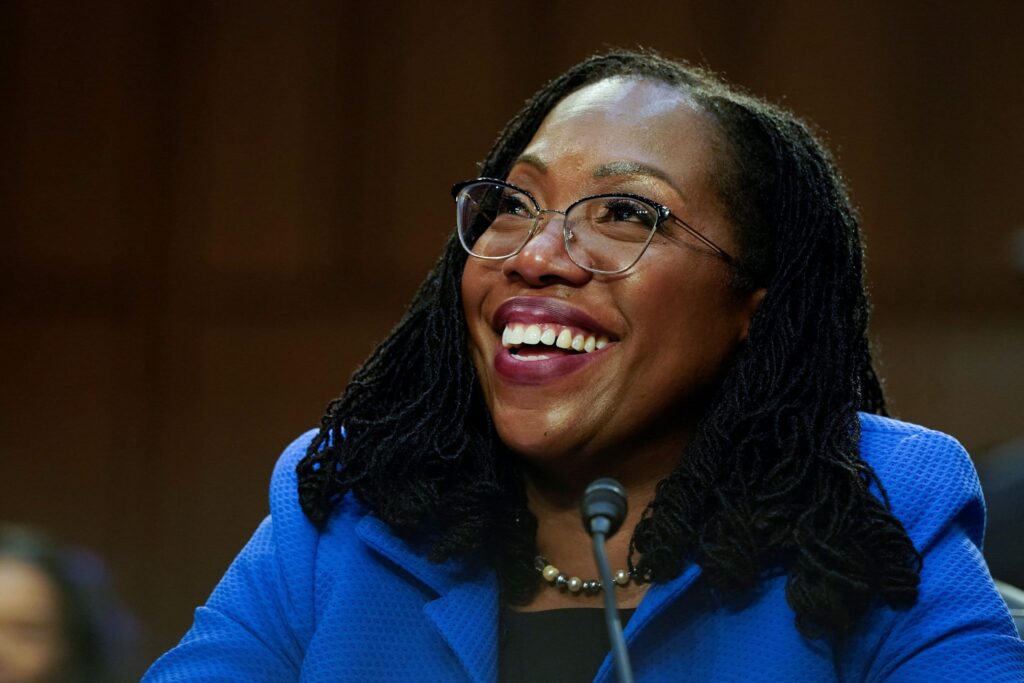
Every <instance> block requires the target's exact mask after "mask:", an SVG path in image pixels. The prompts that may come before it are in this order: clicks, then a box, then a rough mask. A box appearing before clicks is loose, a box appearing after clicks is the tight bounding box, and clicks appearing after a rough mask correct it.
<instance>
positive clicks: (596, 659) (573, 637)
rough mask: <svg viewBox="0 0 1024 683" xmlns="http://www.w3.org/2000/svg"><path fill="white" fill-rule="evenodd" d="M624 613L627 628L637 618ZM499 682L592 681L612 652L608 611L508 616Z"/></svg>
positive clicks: (504, 622)
mask: <svg viewBox="0 0 1024 683" xmlns="http://www.w3.org/2000/svg"><path fill="white" fill-rule="evenodd" d="M634 611H635V610H632V609H620V610H619V620H620V621H621V622H622V627H623V628H625V627H626V622H628V621H629V618H630V617H631V616H633V612H634ZM499 642H500V644H499V650H498V680H500V681H502V683H517V682H518V681H530V682H531V683H544V682H545V681H551V682H552V683H575V682H576V681H592V680H594V676H595V675H597V670H598V669H599V668H601V662H603V661H604V658H605V655H607V654H608V652H609V650H610V649H611V646H610V645H609V644H608V628H607V627H606V626H605V624H604V610H603V609H599V608H593V607H578V608H571V609H552V610H545V611H543V612H515V611H513V610H505V611H504V613H503V614H502V623H501V638H500V641H499Z"/></svg>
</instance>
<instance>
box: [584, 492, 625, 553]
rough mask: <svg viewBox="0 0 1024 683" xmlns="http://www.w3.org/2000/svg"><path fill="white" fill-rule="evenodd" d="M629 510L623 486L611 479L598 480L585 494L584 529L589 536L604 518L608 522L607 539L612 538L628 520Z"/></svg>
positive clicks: (605, 530)
mask: <svg viewBox="0 0 1024 683" xmlns="http://www.w3.org/2000/svg"><path fill="white" fill-rule="evenodd" d="M627 509H628V506H627V505H626V489H624V488H623V487H622V484H620V483H619V482H617V481H615V480H614V479H609V478H603V479H596V480H594V481H592V482H590V485H589V486H587V489H586V490H585V491H584V492H583V502H582V503H581V504H580V512H581V513H582V515H583V528H584V529H586V530H587V533H588V534H592V533H594V531H595V528H594V522H595V521H596V520H598V519H600V518H602V517H603V518H605V519H606V520H607V522H606V524H607V529H604V530H603V531H604V533H605V536H606V537H607V538H611V536H612V535H613V534H614V533H615V532H616V531H618V530H619V527H621V526H622V522H623V520H625V519H626V510H627ZM599 526H604V524H600V525H599Z"/></svg>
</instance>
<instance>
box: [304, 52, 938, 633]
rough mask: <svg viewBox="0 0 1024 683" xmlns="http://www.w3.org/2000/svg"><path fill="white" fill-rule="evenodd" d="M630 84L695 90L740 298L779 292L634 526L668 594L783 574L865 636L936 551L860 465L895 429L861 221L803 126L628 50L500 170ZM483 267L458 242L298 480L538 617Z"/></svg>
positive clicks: (529, 524)
mask: <svg viewBox="0 0 1024 683" xmlns="http://www.w3.org/2000/svg"><path fill="white" fill-rule="evenodd" d="M616 76H618V77H627V78H644V79H650V80H653V81H657V82H661V83H665V84H668V85H670V86H673V87H677V88H679V89H681V90H684V91H686V92H687V93H689V94H690V95H691V96H692V97H693V98H694V99H695V101H696V102H697V103H698V104H699V105H700V107H701V108H702V109H703V110H704V112H705V113H706V114H707V116H708V118H709V120H710V121H711V122H712V123H713V124H714V125H713V126H712V129H716V130H717V133H718V138H719V139H717V140H715V141H714V143H715V145H716V151H717V157H718V169H717V170H716V172H715V174H714V177H713V178H712V180H713V182H714V184H715V185H716V187H717V189H718V191H719V193H720V195H721V197H722V199H723V203H724V205H725V206H726V207H727V210H728V211H729V213H730V218H731V219H732V222H733V224H734V225H736V226H737V228H738V233H739V241H740V246H741V255H740V258H739V261H740V265H739V267H738V268H737V276H736V278H735V282H734V285H735V286H736V287H737V288H740V289H741V290H748V291H749V290H751V289H753V288H758V287H765V288H766V289H767V294H766V296H765V297H764V299H763V301H762V303H761V305H760V307H759V309H758V311H757V312H756V313H755V315H754V318H753V320H752V322H751V326H750V331H749V336H748V339H747V341H746V343H745V344H744V346H743V347H742V348H741V350H740V351H739V353H738V354H737V357H736V359H735V361H734V365H733V367H732V368H730V369H729V371H728V372H727V374H726V376H725V378H724V379H723V380H722V383H721V385H720V386H719V387H718V389H717V391H716V394H715V396H714V398H713V399H712V400H711V403H710V405H709V407H708V408H707V411H706V414H705V415H704V416H703V418H702V420H701V421H700V424H699V425H698V429H697V433H696V435H695V438H694V439H693V441H692V442H691V443H690V444H689V445H688V447H687V448H686V451H685V455H684V454H681V456H682V457H681V458H680V460H679V462H678V464H677V465H676V467H675V469H674V471H673V472H672V473H671V474H670V476H669V477H668V478H667V479H665V480H664V481H662V482H661V483H660V484H659V486H658V488H657V494H656V496H655V498H654V500H653V501H652V502H651V503H650V505H649V506H648V507H647V509H646V510H645V511H644V514H643V518H642V520H641V521H640V523H639V524H638V525H637V527H636V529H635V530H634V532H633V537H632V546H631V548H632V553H631V565H633V566H635V569H636V570H637V571H638V572H639V574H640V576H641V577H643V578H644V579H647V580H651V581H659V582H661V581H667V580H669V579H671V578H672V577H674V576H676V575H678V573H679V572H680V571H681V570H682V568H683V567H684V565H685V564H686V563H687V562H688V561H689V560H693V561H696V562H697V563H699V564H700V565H701V566H702V568H703V570H704V576H705V577H706V579H707V580H708V581H709V582H710V585H711V586H713V587H714V588H716V589H718V590H719V591H722V592H723V593H724V594H725V595H734V596H740V595H742V593H743V592H744V591H745V590H746V589H749V588H751V587H752V586H753V585H755V584H756V582H757V580H758V579H759V578H760V577H761V576H762V575H763V573H764V572H765V571H766V570H768V569H769V568H771V567H779V568H782V569H783V570H784V571H786V572H787V574H788V583H787V598H788V600H789V603H790V605H791V606H792V608H793V610H794V611H795V613H796V620H797V625H798V626H799V627H800V629H801V630H802V631H803V632H804V633H805V634H808V635H818V634H823V633H826V632H832V633H842V632H844V631H846V630H848V629H849V628H850V627H851V626H852V625H853V624H854V623H855V622H856V621H857V619H858V618H859V617H860V616H861V614H863V612H864V611H865V610H866V609H867V608H868V607H869V606H870V604H871V603H872V600H873V599H874V598H876V597H879V596H880V597H881V598H882V599H883V600H884V601H886V602H888V603H889V604H893V605H904V604H909V603H912V602H913V601H914V600H915V599H916V595H917V585H918V575H919V570H920V557H919V555H918V554H917V552H916V551H915V549H914V547H913V545H912V544H911V541H910V539H909V537H908V536H907V534H906V532H905V531H904V529H903V527H902V526H901V524H900V523H899V521H898V520H897V519H896V518H895V517H894V516H893V515H892V514H891V512H890V511H889V505H888V501H887V499H886V497H885V494H884V489H882V488H881V484H880V482H878V480H877V477H876V476H875V474H874V472H873V471H872V470H871V468H870V467H869V466H868V465H867V464H866V463H865V462H864V461H863V460H862V459H861V458H860V455H859V452H858V441H859V436H860V428H859V422H858V418H857V411H858V410H864V411H867V412H874V413H880V414H884V413H885V404H884V399H883V396H882V391H881V388H880V386H879V382H878V379H877V377H876V376H875V373H874V371H873V370H872V365H871V353H870V348H869V344H868V340H867V332H866V330H867V321H868V309H869V306H868V301H867V296H866V293H865V288H864V280H863V271H862V268H863V248H862V243H861V238H860V232H859V229H858V224H857V218H856V215H855V213H854V211H853V209H852V208H851V205H850V201H849V199H848V197H847V195H846V190H845V187H844V185H843V183H842V181H841V180H840V178H839V176H838V174H837V171H836V169H835V165H834V164H833V162H832V160H831V158H830V156H829V155H828V153H827V152H826V151H825V149H824V148H823V147H822V145H821V144H820V143H818V141H817V140H816V139H815V137H814V135H813V134H812V133H811V132H810V131H809V130H808V129H807V127H806V126H805V125H804V124H803V123H802V122H801V121H799V120H798V119H796V118H795V117H794V116H793V115H792V114H790V113H789V112H786V111H784V110H781V109H779V108H776V107H774V106H772V105H769V104H766V103H765V102H762V101H760V100H757V99H754V98H752V97H750V96H748V95H746V94H744V93H741V92H739V91H737V90H736V89H734V88H731V87H730V86H727V85H725V84H724V83H722V82H721V81H719V80H718V79H716V78H715V77H714V76H712V75H710V74H708V73H706V72H704V71H702V70H699V69H695V68H692V67H689V66H687V65H685V64H681V63H678V62H674V61H671V60H668V59H665V58H663V57H660V56H658V55H656V54H653V53H647V52H627V51H613V52H609V53H606V54H601V55H596V56H593V57H590V58H589V59H587V60H585V61H583V62H582V63H580V64H578V65H576V66H574V67H572V68H571V69H569V70H568V71H567V72H565V73H564V74H562V75H561V76H559V77H557V78H556V79H554V80H553V81H551V82H550V83H548V84H547V85H546V86H544V87H543V88H542V89H541V90H540V91H539V92H538V93H537V94H535V95H534V96H533V97H532V98H531V99H530V100H528V101H527V103H526V104H525V106H524V107H523V109H522V110H521V111H520V112H519V113H518V114H516V116H515V117H514V118H513V119H512V120H511V121H510V122H509V123H508V125H507V126H506V127H505V129H504V130H503V131H502V133H501V135H500V136H499V138H498V140H497V142H496V143H495V145H494V147H493V148H492V149H491V151H490V153H489V154H488V156H487V158H486V160H485V161H484V162H483V164H482V169H481V170H482V174H483V175H486V176H490V177H497V178H503V177H505V176H506V175H507V174H508V171H509V170H510V168H511V166H512V164H513V162H514V160H515V158H516V157H517V156H518V155H519V154H520V153H521V151H522V150H523V149H524V148H525V146H526V145H527V143H528V142H529V140H530V139H531V138H532V137H533V135H534V133H535V132H536V130H537V128H538V127H539V125H540V123H541V122H542V121H543V119H544V117H545V116H546V115H547V113H548V112H549V111H550V110H551V109H552V108H553V107H554V106H555V105H556V104H557V103H558V101H559V100H561V99H562V98H564V97H565V96H566V95H567V94H569V93H571V92H573V91H574V90H577V89H579V88H580V87H582V86H585V85H587V84H590V83H594V82H596V81H600V80H602V79H605V78H610V77H616ZM465 261H466V254H465V253H464V252H463V250H462V249H461V247H460V246H459V244H458V241H457V239H455V238H454V236H453V237H452V238H450V239H449V241H448V243H447V246H446V249H445V252H444V254H443V255H442V257H441V259H440V261H439V262H438V263H437V265H436V266H435V268H434V270H433V271H432V272H431V273H430V274H429V276H428V277H427V279H426V281H425V282H424V283H423V285H422V286H421V287H420V290H419V291H418V293H417V294H416V296H415V298H414V300H413V302H412V305H411V306H410V308H409V310H408V312H407V313H406V315H405V316H404V318H403V319H402V321H401V322H399V324H398V325H397V326H396V327H395V329H394V330H393V331H392V332H391V334H390V336H389V337H388V338H387V339H386V340H385V341H384V342H383V343H382V344H381V345H380V346H379V347H378V348H377V349H376V351H375V352H374V353H373V355H372V356H371V357H370V358H369V360H367V362H366V363H365V364H364V365H363V366H362V367H361V368H360V369H359V370H358V371H357V372H356V374H355V375H354V377H353V379H352V381H351V383H350V384H349V386H348V388H347V389H346V391H345V393H344V395H343V396H341V398H339V399H337V400H335V401H332V402H331V403H330V404H329V405H328V408H327V413H326V415H325V416H324V418H323V420H322V423H321V428H320V432H319V434H318V436H317V437H316V438H315V439H314V440H313V442H312V443H311V444H310V446H309V450H308V453H307V455H306V457H305V458H304V459H303V460H302V461H301V462H300V463H299V465H298V475H299V495H300V501H301V505H302V507H303V510H304V511H305V513H306V515H307V516H308V517H309V518H310V519H311V520H312V521H313V522H314V523H315V524H317V525H319V526H323V525H325V524H327V522H328V519H329V516H330V513H331V511H332V509H333V508H334V506H335V504H336V503H337V501H338V500H339V499H340V498H341V497H342V496H343V495H345V494H346V493H347V492H350V491H351V492H352V493H353V494H355V495H356V496H357V497H358V498H359V499H360V500H361V501H362V502H363V503H364V504H366V505H367V506H368V507H369V508H370V509H372V510H373V511H374V513H375V514H376V515H377V516H379V517H380V518H381V519H383V520H384V521H386V522H387V523H388V524H390V525H391V526H392V527H393V528H394V529H395V530H397V531H398V532H399V533H403V534H406V535H409V536H412V535H415V536H416V537H417V538H420V539H427V540H426V541H425V543H426V547H427V548H428V549H429V552H430V554H431V556H432V557H433V558H434V559H443V558H447V557H452V556H460V557H467V558H478V559H480V560H483V561H485V562H488V563H489V564H490V565H491V566H493V567H494V568H495V569H496V570H497V572H498V576H499V579H500V582H501V586H502V591H503V598H504V599H505V600H506V601H509V602H523V601H526V600H528V599H529V597H530V596H531V595H532V594H533V593H534V591H536V590H537V587H538V585H539V574H538V573H537V572H536V571H535V570H534V569H533V557H534V555H535V554H536V541H535V532H536V520H535V518H534V517H533V516H532V514H530V512H529V510H528V509H527V507H526V500H525V495H524V492H523V484H522V478H521V474H520V472H519V470H518V467H517V464H516V459H515V457H514V456H511V454H509V453H507V451H506V449H505V447H504V445H503V444H502V443H501V441H500V440H499V439H498V437H497V435H496V433H495V430H494V427H493V424H492V423H491V420H490V416H489V414H488V412H487V409H486V406H485V405H484V404H483V400H482V397H481V396H480V394H479V390H478V387H477V381H476V376H475V372H474V369H473V367H472V364H471V362H470V361H469V359H468V357H467V352H466V343H467V342H466V332H465V324H464V320H463V314H462V309H461V303H460V295H459V291H460V279H461V274H462V269H463V266H464V265H465ZM343 424H344V429H345V430H347V438H342V425H343ZM872 484H874V485H876V486H878V488H879V489H880V490H882V500H881V501H880V500H879V499H878V498H876V497H875V496H874V495H872V493H871V492H870V491H869V487H870V486H871V485H872ZM632 560H636V561H635V564H634V562H633V561H632Z"/></svg>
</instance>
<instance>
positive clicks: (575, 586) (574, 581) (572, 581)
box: [569, 576, 583, 593]
mask: <svg viewBox="0 0 1024 683" xmlns="http://www.w3.org/2000/svg"><path fill="white" fill-rule="evenodd" d="M581 588H583V581H582V579H580V577H578V576H570V577H569V590H571V591H572V592H573V593H579V592H580V589H581Z"/></svg>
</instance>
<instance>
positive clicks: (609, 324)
mask: <svg viewBox="0 0 1024 683" xmlns="http://www.w3.org/2000/svg"><path fill="white" fill-rule="evenodd" d="M482 176H483V178H482V179H478V180H475V181H470V182H467V183H462V184H459V185H457V186H456V188H455V190H454V195H455V198H456V209H457V221H458V229H457V231H456V234H454V235H453V236H452V238H451V239H450V240H449V243H448V246H447V249H446V251H445V253H444V255H443V256H442V258H441V260H440V262H439V263H438V265H437V266H436V267H435V269H434V271H433V272H432V273H431V274H430V275H429V277H428V278H427V280H426V282H425V283H424V284H423V286H422V287H421V289H420V291H419V292H418V294H417V295H416V298H415V300H414V302H413V304H412V306H411V308H410V310H409V312H408V313H407V315H406V316H405V318H404V319H403V320H402V322H401V323H400V324H399V325H398V326H397V327H396V328H395V330H394V331H393V332H392V334H391V335H390V337H389V338H388V339H387V340H385V341H384V343H383V344H381V346H380V347H379V348H378V349H377V350H376V351H375V352H374V354H373V355H372V356H371V358H370V359H369V360H368V361H367V362H366V364H365V365H364V366H363V367H362V368H361V369H360V370H359V371H358V372H357V373H356V375H355V376H354V378H353V380H352V382H351V383H350V384H349V386H348V388H347V389H346V391H345V393H344V395H343V396H342V397H341V398H340V399H338V400H337V401H334V402H333V403H332V404H331V405H330V406H329V407H328V410H327V415H326V416H325V417H324V419H323V422H322V425H321V428H320V430H319V431H318V432H316V433H315V434H312V433H311V434H307V435H306V436H304V437H302V438H300V439H299V440H298V441H296V442H295V443H294V444H293V445H292V446H291V447H290V448H289V449H288V450H287V451H286V452H285V454H284V456H283V457H282V459H281V461H280V462H279V464H278V467H277V470H276V472H275V475H274V481H273V484H272V489H271V517H269V518H268V519H267V520H266V521H265V522H264V523H263V525H262V526H261V527H260V529H259V530H258V531H257V532H256V535H255V536H254V538H253V539H252V540H251V541H250V543H249V545H248V546H247V547H246V548H245V550H243V551H242V553H241V555H240V556H239V557H238V559H237V560H236V561H235V563H234V564H233V565H232V567H231V569H230V570H229V571H228V574H227V576H225V578H224V579H223V581H222V582H221V584H220V585H219V586H218V588H217V590H216V591H215V592H214V594H213V595H212V596H211V598H210V601H209V602H208V604H207V605H206V606H205V607H201V608H200V609H199V610H198V611H197V612H196V621H195V625H194V627H193V629H192V630H191V631H190V632H189V634H188V635H186V637H185V639H184V640H183V641H182V643H181V644H180V645H179V646H178V647H177V648H176V649H175V650H173V651H172V652H171V653H169V654H168V655H166V656H165V657H164V658H163V659H161V660H160V661H159V662H158V663H157V664H156V665H155V666H154V667H153V669H152V670H151V671H150V674H149V680H152V681H162V680H180V679H183V678H189V679H191V678H214V677H218V679H219V680H248V681H252V680H288V679H297V678H299V677H300V676H301V677H303V678H304V679H309V680H320V679H321V678H322V679H324V680H328V679H329V680H337V679H344V680H394V679H400V680H401V679H409V680H435V679H436V680H459V679H465V678H469V679H472V680H492V679H494V678H495V677H498V676H500V677H501V678H503V679H506V680H516V679H526V678H529V679H531V680H542V679H543V678H545V677H546V678H552V679H558V680H586V679H590V678H591V677H593V676H594V674H595V673H596V674H597V677H598V679H608V678H609V677H610V676H611V670H610V662H609V661H607V659H606V660H605V661H603V662H602V658H603V657H604V653H605V652H606V651H607V649H608V648H607V640H606V639H605V636H604V634H603V631H602V628H603V627H602V626H601V617H600V611H599V610H598V609H597V608H599V607H600V604H601V600H602V597H601V591H602V590H613V591H615V595H616V600H617V604H618V607H619V608H620V609H622V610H624V612H623V616H624V617H626V618H628V624H627V626H626V638H627V641H628V643H629V647H630V651H631V655H632V660H633V666H634V670H635V672H636V675H637V678H638V679H640V680H648V679H661V678H664V679H666V680H723V679H724V680H730V679H741V680H768V679H771V680H776V679H777V680H835V679H841V680H846V679H872V680H874V679H883V678H886V677H897V678H902V679H914V680H917V679H925V678H928V679H931V678H936V677H941V676H942V675H945V674H946V672H948V671H949V670H950V669H949V668H948V665H949V664H950V663H951V662H954V661H955V662H957V665H958V667H959V668H958V669H957V678H958V679H959V680H963V679H964V677H969V676H973V675H976V676H977V677H978V679H979V680H1002V679H1006V680H1018V678H1019V677H1020V673H1019V672H1020V670H1021V668H1022V667H1024V652H1022V649H1024V648H1022V646H1021V644H1020V642H1019V641H1017V640H1016V639H1015V638H1014V636H1013V632H1012V626H1011V624H1010V621H1009V617H1008V614H1007V611H1006V608H1005V606H1004V605H1003V604H1002V603H1001V601H1000V599H999V597H998V595H997V594H996V592H995V590H994V588H993V586H992V582H991V579H990V578H989V577H988V573H987V570H986V568H985V566H984V563H983V561H982V560H981V558H980V555H979V553H978V545H979V543H980V536H981V532H982V526H983V506H982V504H981V499H980V491H979V489H978V486H977V482H976V477H975V475H974V472H973V469H972V467H971V465H970V462H969V460H968V459H967V457H966V455H965V454H964V452H963V450H962V449H961V448H960V447H959V446H958V445H957V444H956V443H955V442H954V441H953V440H952V439H950V438H949V437H946V436H944V435H941V434H938V433H936V432H931V431H928V430H925V429H923V428H920V427H915V426H912V425H907V424H902V423H898V422H895V421H892V420H889V419H887V418H885V417H881V416H882V415H884V412H885V407H884V400H883V397H882V392H881V390H880V387H879V383H878V380H877V378H876V377H875V374H874V372H873V370H872V367H871V356H870V351H869V346H868V342H867V338H866V326H867V315H868V304H867V298H866V295H865V291H864V285H863V274H862V249H861V242H860V235H859V232H858V228H857V223H856V218H855V216H854V213H853V211H852V209H851V207H850V203H849V200H848V199H847V197H846V193H845V190H844V188H843V185H842V183H841V181H840V180H839V178H838V176H837V174H836V171H835V169H834V166H833V164H832V162H831V160H830V158H829V157H828V155H827V153H826V152H825V151H824V150H823V149H822V147H821V146H820V144H819V143H818V142H817V141H816V140H815V139H814V137H813V136H812V135H811V134H810V133H809V132H808V131H807V129H806V128H805V126H804V125H803V124H802V123H801V122H799V121H798V120H796V119H795V118H794V117H793V116H792V115H790V114H788V113H787V112H784V111H781V110H779V109H776V108H774V107H771V106H769V105H767V104H765V103H763V102H760V101H758V100H755V99H753V98H751V97H749V96H747V95H744V94H742V93H740V92H737V91H736V90H733V89H730V88H729V87H728V86H726V85H724V84H723V83H721V82H719V81H717V80H715V79H714V78H713V77H712V76H710V75H708V74H705V73H703V72H701V71H698V70H695V69H692V68H689V67H687V66H684V65H680V64H677V63H675V62H671V61H668V60H665V59H663V58H661V57H658V56H655V55H652V54H646V53H644V54H638V53H632V52H612V53H608V54H605V55H600V56H596V57H593V58H590V59H588V60H586V61H584V62H583V63H581V64H579V65H577V66H575V67H573V68H572V69H570V70H569V71H568V72H566V73H565V74H563V75H562V76H560V77H558V78H557V79H555V80H554V81H552V82H551V83H549V84H548V85H547V86H545V87H544V88H543V89H541V91H540V92H538V93H537V94H536V95H535V96H534V97H533V98H532V99H531V100H530V101H529V102H528V103H527V104H526V106H525V107H524V109H523V110H522V111H520V112H519V113H518V114H517V115H516V117H515V118H513V119H512V121H511V122H510V123H509V124H508V126H506V128H505V130H504V131H503V132H502V134H501V135H500V137H499V138H498V141H497V143H496V144H495V146H494V148H493V149H492V150H491V153H490V154H489V155H488V157H487V159H486V160H485V162H484V163H483V165H482ZM858 411H863V413H860V414H858ZM599 476H612V477H615V478H617V479H619V481H621V482H622V484H623V485H624V486H625V487H626V489H627V491H628V495H629V501H630V512H629V515H628V517H627V519H626V522H625V524H624V527H623V531H622V532H620V533H619V534H618V535H617V536H614V537H613V538H612V539H611V540H610V541H609V543H608V553H609V557H610V561H611V564H612V565H613V566H614V567H616V568H619V569H620V571H619V573H618V575H617V579H616V585H615V586H614V587H612V586H604V587H596V586H595V585H594V581H595V579H594V577H595V575H596V570H595V569H594V564H593V560H592V559H591V555H590V542H589V539H588V537H587V535H586V534H585V532H584V530H583V528H582V526H581V524H580V521H579V512H578V506H579V501H580V497H581V494H582V491H583V489H584V487H585V486H586V485H587V483H588V482H590V481H591V480H592V479H593V478H595V477H599ZM886 492H888V495H887V493H886ZM545 558H546V559H545ZM922 560H923V562H922ZM588 581H589V582H590V583H586V582H588ZM620 582H621V583H620ZM580 608H583V609H580ZM594 624H597V627H596V629H594V628H593V625H594ZM965 671H966V672H968V673H967V674H965V673H964V672H965ZM975 672H976V674H975ZM1000 677H1002V678H1000Z"/></svg>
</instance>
